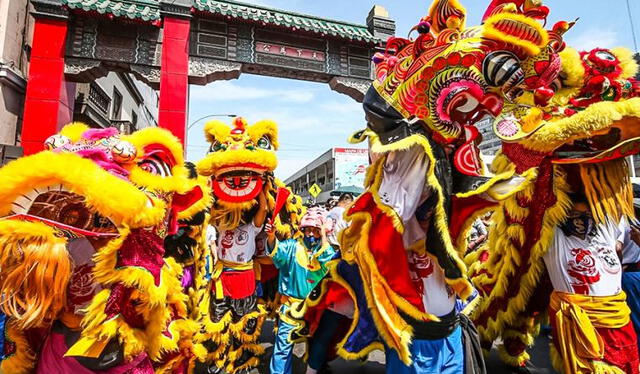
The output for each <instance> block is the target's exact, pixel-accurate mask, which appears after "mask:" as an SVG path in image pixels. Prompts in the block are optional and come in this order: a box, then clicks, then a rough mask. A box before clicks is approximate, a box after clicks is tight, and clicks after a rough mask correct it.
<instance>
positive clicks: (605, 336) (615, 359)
mask: <svg viewBox="0 0 640 374" xmlns="http://www.w3.org/2000/svg"><path fill="white" fill-rule="evenodd" d="M549 319H550V320H551V326H552V327H553V329H552V332H551V334H552V336H553V342H554V345H555V347H556V349H558V345H557V342H558V334H557V331H556V319H555V312H553V311H551V310H550V311H549ZM596 331H598V334H600V336H601V337H602V341H603V342H604V344H605V347H604V361H605V362H606V363H608V364H612V365H615V366H617V367H619V368H620V369H622V370H624V371H625V373H628V374H638V373H639V372H640V371H639V369H638V366H639V365H640V359H639V358H638V343H637V342H638V340H637V337H636V331H635V330H634V328H633V324H632V323H631V321H629V323H627V324H626V325H625V326H624V327H622V328H619V329H608V328H596Z"/></svg>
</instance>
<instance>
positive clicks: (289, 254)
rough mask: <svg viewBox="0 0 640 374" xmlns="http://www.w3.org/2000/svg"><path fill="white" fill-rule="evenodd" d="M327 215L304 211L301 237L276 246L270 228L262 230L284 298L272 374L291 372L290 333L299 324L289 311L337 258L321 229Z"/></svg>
mask: <svg viewBox="0 0 640 374" xmlns="http://www.w3.org/2000/svg"><path fill="white" fill-rule="evenodd" d="M326 214H327V212H326V210H325V209H323V208H319V207H318V208H310V209H309V210H307V212H306V213H305V215H304V216H303V217H302V220H301V223H300V233H301V235H298V236H297V239H288V240H285V241H281V242H277V243H276V238H275V232H274V230H273V227H271V226H270V225H269V226H268V227H267V228H266V229H265V231H266V232H267V245H268V246H269V248H274V249H273V251H272V252H271V258H272V259H273V264H274V265H275V266H276V267H277V268H278V270H279V275H278V291H279V293H280V294H281V295H282V297H283V300H282V301H283V302H282V306H281V307H280V310H279V311H278V332H277V334H276V341H275V343H274V347H273V356H272V357H271V364H270V372H271V374H289V373H291V355H292V352H293V342H292V341H291V339H290V334H291V332H292V331H293V330H294V329H295V327H296V326H297V323H298V321H297V320H296V318H294V317H292V316H291V314H290V313H289V312H290V311H291V310H295V309H296V308H297V307H298V306H299V305H300V304H301V303H302V300H304V299H305V298H306V297H307V296H308V295H309V293H310V292H311V291H312V290H313V288H314V287H315V286H316V285H317V284H318V283H319V282H320V280H322V278H323V277H324V276H325V275H326V274H327V272H328V269H327V262H329V261H330V260H332V259H333V258H334V257H335V256H336V251H335V249H334V248H333V247H332V246H331V245H330V244H329V242H328V240H327V236H326V233H325V229H324V225H325V218H326Z"/></svg>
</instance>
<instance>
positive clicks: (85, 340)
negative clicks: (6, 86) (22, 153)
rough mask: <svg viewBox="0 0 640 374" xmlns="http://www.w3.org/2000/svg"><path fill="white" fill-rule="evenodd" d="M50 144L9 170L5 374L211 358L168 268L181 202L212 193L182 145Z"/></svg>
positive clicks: (105, 369)
mask: <svg viewBox="0 0 640 374" xmlns="http://www.w3.org/2000/svg"><path fill="white" fill-rule="evenodd" d="M45 145H46V149H47V150H45V151H42V152H40V153H37V154H35V155H31V156H28V157H23V158H21V159H19V160H16V161H13V162H11V163H10V164H8V165H6V166H5V167H3V168H2V169H0V181H2V186H3V188H2V191H1V192H0V215H1V216H2V218H1V219H0V268H2V272H1V274H0V294H1V298H2V301H3V302H2V311H3V312H4V313H5V314H6V319H7V320H6V327H7V331H6V334H5V339H4V342H3V343H4V352H5V356H4V360H3V361H2V363H1V368H2V371H3V372H5V373H31V372H38V373H54V372H55V373H69V374H70V373H75V374H77V373H93V372H95V371H100V372H102V373H116V372H117V373H132V372H135V373H154V371H155V370H158V372H164V370H165V369H166V370H173V368H175V367H178V366H179V365H180V364H178V363H177V361H181V360H175V358H176V357H177V356H178V355H180V354H181V353H183V351H182V350H183V349H185V350H187V351H192V352H197V351H198V350H199V351H200V354H201V355H204V354H205V353H204V352H203V348H202V347H194V346H192V343H191V341H190V340H191V339H190V336H191V335H192V334H193V332H195V331H197V328H198V326H197V324H195V322H193V321H190V320H189V319H187V318H186V310H185V306H186V296H185V295H184V294H182V293H180V290H181V287H180V280H179V274H180V273H181V272H182V269H181V267H180V266H179V265H178V264H177V263H176V262H175V261H174V260H173V259H171V258H166V259H165V258H164V256H165V250H164V243H163V241H164V238H165V237H166V236H167V235H168V234H172V233H173V230H174V229H175V227H176V226H175V223H176V222H177V220H178V219H180V218H185V217H186V215H184V214H185V212H187V213H186V214H188V210H189V208H190V206H188V205H184V203H185V202H189V201H196V200H197V199H198V196H202V195H203V193H204V192H205V191H202V190H201V189H200V188H198V187H197V186H196V185H195V184H193V183H191V182H190V180H189V179H188V178H187V170H186V168H185V167H184V165H183V158H182V157H183V156H182V155H183V150H182V147H181V145H180V143H179V141H178V140H177V139H176V138H175V137H174V136H172V135H171V134H170V133H168V132H167V131H165V130H161V129H157V128H149V129H145V130H141V131H138V132H135V133H133V134H131V135H120V134H119V133H118V131H117V130H116V129H113V128H109V129H89V128H88V127H87V126H85V125H83V124H79V123H74V124H70V125H67V126H65V127H64V128H63V129H62V131H61V132H60V133H59V134H57V135H54V136H52V137H50V138H49V139H48V140H47V142H46V144H45ZM192 195H193V196H192ZM192 348H193V350H192ZM181 362H183V361H181ZM174 365H178V366H174ZM182 365H189V364H188V363H184V362H183V364H182ZM184 367H185V366H183V368H184Z"/></svg>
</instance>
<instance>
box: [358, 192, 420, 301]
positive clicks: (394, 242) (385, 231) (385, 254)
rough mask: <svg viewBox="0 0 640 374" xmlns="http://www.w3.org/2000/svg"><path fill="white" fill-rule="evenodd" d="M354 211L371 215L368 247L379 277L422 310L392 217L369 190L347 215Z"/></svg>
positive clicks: (405, 254)
mask: <svg viewBox="0 0 640 374" xmlns="http://www.w3.org/2000/svg"><path fill="white" fill-rule="evenodd" d="M357 212H366V213H368V214H370V215H371V221H372V222H371V229H370V230H369V250H370V251H371V254H372V255H373V258H374V259H375V262H376V265H377V267H378V270H379V271H380V274H381V275H382V277H383V278H384V279H386V281H387V283H388V284H389V286H390V287H391V289H392V290H393V291H395V292H396V293H397V294H398V295H400V297H402V298H404V299H406V300H407V301H408V302H410V303H411V304H412V305H413V306H414V307H416V308H418V309H419V310H420V311H422V312H424V305H423V304H422V297H421V296H420V295H419V294H418V291H417V290H416V289H415V286H414V285H413V282H412V281H411V277H410V276H409V263H408V261H407V253H406V249H405V247H404V243H403V242H402V235H400V233H399V232H398V231H397V230H396V229H395V228H394V227H393V221H392V220H391V218H389V217H388V216H387V215H386V214H385V213H384V212H383V211H382V210H380V208H379V207H378V206H377V205H376V202H375V200H374V199H373V195H371V192H365V193H364V194H363V195H362V196H360V198H358V200H356V202H355V203H354V204H353V206H352V207H351V208H350V209H349V214H353V213H357ZM391 259H393V261H390V260H391Z"/></svg>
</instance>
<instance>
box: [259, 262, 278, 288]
mask: <svg viewBox="0 0 640 374" xmlns="http://www.w3.org/2000/svg"><path fill="white" fill-rule="evenodd" d="M277 276H278V268H277V267H276V266H275V265H274V264H260V282H261V283H264V282H268V281H270V280H271V279H273V278H275V277H277Z"/></svg>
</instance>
